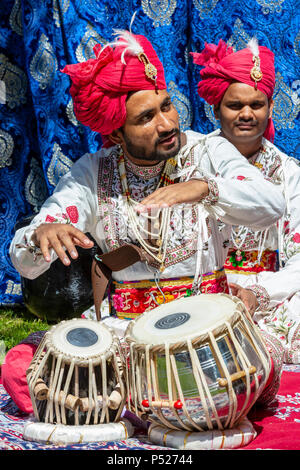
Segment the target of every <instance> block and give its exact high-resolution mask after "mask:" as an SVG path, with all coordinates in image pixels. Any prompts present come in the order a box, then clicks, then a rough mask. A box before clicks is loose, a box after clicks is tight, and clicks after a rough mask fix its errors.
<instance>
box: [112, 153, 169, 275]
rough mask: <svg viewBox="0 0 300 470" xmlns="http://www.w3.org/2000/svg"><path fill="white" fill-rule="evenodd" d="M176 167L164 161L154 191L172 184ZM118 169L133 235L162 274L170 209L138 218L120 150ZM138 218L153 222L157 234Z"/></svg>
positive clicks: (135, 203) (135, 202)
mask: <svg viewBox="0 0 300 470" xmlns="http://www.w3.org/2000/svg"><path fill="white" fill-rule="evenodd" d="M176 165H177V162H176V160H175V159H174V158H170V159H169V160H167V161H166V163H165V167H164V170H163V172H162V175H161V177H160V180H159V182H158V185H157V188H156V189H158V188H159V187H161V186H167V185H169V184H172V183H173V182H172V180H171V179H170V175H171V174H172V173H173V171H174V167H176ZM118 169H119V174H120V179H121V184H122V190H123V196H125V198H126V203H127V211H128V219H129V223H130V224H131V227H132V230H133V232H134V235H135V236H136V239H137V240H138V242H139V243H140V245H141V246H142V247H143V248H144V250H145V251H146V252H147V253H148V254H149V255H150V256H152V257H153V258H154V259H155V260H156V261H157V262H158V263H159V264H160V272H163V271H164V269H165V266H164V261H165V258H166V253H167V247H168V240H169V231H170V216H171V208H170V207H167V208H165V209H164V210H162V209H159V210H158V213H157V215H155V216H150V215H144V214H143V213H141V214H140V216H138V214H137V211H136V206H137V205H139V202H137V201H135V200H134V199H132V197H131V195H130V192H129V188H128V181H127V175H126V168H125V160H124V155H123V151H122V149H120V153H119V157H118ZM160 216H161V220H160ZM140 217H143V218H144V219H145V218H146V219H147V222H148V221H150V222H154V225H153V227H154V228H155V229H158V233H153V232H151V231H149V230H146V229H145V228H144V226H143V225H144V224H143V223H141V222H140ZM143 234H145V235H147V237H149V236H150V237H153V238H157V242H156V245H157V247H155V246H153V245H152V244H150V243H148V242H147V241H146V240H147V239H145V238H144V237H143Z"/></svg>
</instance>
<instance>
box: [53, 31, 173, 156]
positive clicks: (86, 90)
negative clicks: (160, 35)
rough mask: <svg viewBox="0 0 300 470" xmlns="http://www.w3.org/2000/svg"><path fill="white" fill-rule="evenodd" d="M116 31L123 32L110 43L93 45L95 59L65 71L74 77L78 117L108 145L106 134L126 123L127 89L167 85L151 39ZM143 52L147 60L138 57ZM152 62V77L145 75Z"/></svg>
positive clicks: (153, 88) (164, 87)
mask: <svg viewBox="0 0 300 470" xmlns="http://www.w3.org/2000/svg"><path fill="white" fill-rule="evenodd" d="M117 32H118V33H120V35H119V36H118V38H117V40H116V41H114V42H113V43H111V44H110V45H107V46H105V47H104V48H101V46H100V44H97V45H96V46H95V47H94V53H95V55H96V59H89V60H87V61H86V62H80V63H78V64H71V65H66V67H65V68H64V69H63V70H62V72H63V73H67V74H68V75H70V77H71V79H72V85H71V88H70V93H71V95H72V98H73V104H74V113H75V116H76V118H77V119H78V121H80V122H81V123H82V124H84V125H85V126H88V127H90V128H91V129H92V130H93V131H96V132H99V133H100V134H101V136H102V138H103V142H104V146H106V147H109V146H111V145H113V144H112V142H111V141H109V139H108V138H107V136H108V135H109V134H110V133H111V132H112V131H114V130H115V129H119V128H120V127H121V126H122V125H123V124H124V123H125V120H126V106H125V102H126V98H127V94H128V92H130V91H138V90H155V89H159V90H164V89H166V88H167V86H166V82H165V77H164V69H163V66H162V63H161V62H160V60H159V59H158V57H157V55H156V52H155V51H154V49H153V47H152V45H151V43H150V42H149V41H148V39H146V38H145V37H144V36H140V35H133V34H131V33H129V32H128V31H117ZM140 53H142V59H143V60H144V61H142V60H140V59H139V57H138V54H140ZM149 63H150V64H152V66H154V67H155V68H156V71H155V69H154V74H153V75H152V78H149V76H147V75H146V66H147V64H149ZM150 67H151V65H150ZM154 75H156V76H155V77H154Z"/></svg>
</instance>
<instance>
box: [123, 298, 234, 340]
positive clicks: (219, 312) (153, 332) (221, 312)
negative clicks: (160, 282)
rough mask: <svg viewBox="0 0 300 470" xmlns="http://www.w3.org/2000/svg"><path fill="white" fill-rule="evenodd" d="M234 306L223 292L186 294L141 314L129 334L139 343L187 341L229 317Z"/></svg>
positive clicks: (130, 328) (220, 323)
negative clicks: (188, 295)
mask: <svg viewBox="0 0 300 470" xmlns="http://www.w3.org/2000/svg"><path fill="white" fill-rule="evenodd" d="M235 309H236V304H235V302H234V301H233V300H232V299H231V298H230V297H229V296H226V295H223V294H205V295H204V294H202V295H199V296H192V297H184V298H181V299H178V300H174V301H173V302H169V303H166V304H163V305H160V306H159V307H157V308H155V309H153V310H151V311H149V312H146V313H144V314H142V315H141V316H140V317H138V318H137V319H136V320H135V321H134V324H133V326H131V327H129V331H130V330H131V331H130V333H129V336H130V338H131V339H133V340H134V341H136V342H138V343H140V344H162V343H165V342H168V343H170V344H171V343H176V342H178V341H184V340H185V339H187V338H195V337H196V336H200V335H202V334H205V333H207V332H208V331H210V330H212V329H213V328H215V327H218V326H219V325H222V324H223V323H224V321H229V320H230V318H231V317H232V316H233V313H234V312H235Z"/></svg>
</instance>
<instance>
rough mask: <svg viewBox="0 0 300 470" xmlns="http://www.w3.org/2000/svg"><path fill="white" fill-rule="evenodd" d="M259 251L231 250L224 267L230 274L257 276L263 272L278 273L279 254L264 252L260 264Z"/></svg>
mask: <svg viewBox="0 0 300 470" xmlns="http://www.w3.org/2000/svg"><path fill="white" fill-rule="evenodd" d="M257 258H258V251H238V250H229V252H228V256H227V259H226V262H225V265H224V268H225V271H226V272H228V273H240V274H257V273H260V272H262V271H272V272H275V271H277V269H276V266H277V252H276V251H269V250H266V251H263V252H262V255H261V259H260V262H258V261H257Z"/></svg>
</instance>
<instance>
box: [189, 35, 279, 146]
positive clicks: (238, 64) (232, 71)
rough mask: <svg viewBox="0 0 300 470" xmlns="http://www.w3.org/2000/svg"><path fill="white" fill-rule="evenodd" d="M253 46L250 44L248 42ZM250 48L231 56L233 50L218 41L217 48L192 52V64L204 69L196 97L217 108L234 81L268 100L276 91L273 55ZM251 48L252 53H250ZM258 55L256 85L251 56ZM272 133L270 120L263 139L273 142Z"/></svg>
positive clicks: (262, 49)
mask: <svg viewBox="0 0 300 470" xmlns="http://www.w3.org/2000/svg"><path fill="white" fill-rule="evenodd" d="M251 42H252V41H251ZM252 44H254V46H252V45H250V44H249V46H248V47H247V48H245V49H242V50H240V51H237V52H234V51H233V49H232V47H228V46H227V44H226V43H225V42H224V41H223V40H222V39H220V41H219V44H218V45H215V44H207V43H206V44H205V48H204V49H203V51H202V52H201V53H197V52H191V55H192V56H193V59H194V63H195V64H198V65H204V66H205V67H204V68H203V69H202V70H201V71H200V75H201V78H202V80H200V82H199V83H198V93H199V95H200V96H201V98H204V99H205V101H207V102H208V103H209V104H213V105H217V104H219V103H220V101H221V100H222V98H223V96H224V94H225V92H226V90H227V88H228V87H229V85H230V84H231V83H233V82H235V81H237V82H241V83H245V84H246V85H250V86H253V87H255V86H256V87H257V89H258V90H260V91H262V92H263V93H264V94H265V95H266V96H267V97H268V98H269V99H270V98H271V97H272V95H273V93H274V88H275V69H274V54H273V52H271V51H270V50H269V49H268V48H267V47H264V46H257V44H256V45H255V42H254V43H253V42H252ZM250 47H251V49H250ZM254 55H256V56H258V55H259V59H260V70H261V72H262V78H261V79H260V81H257V82H255V80H254V79H252V78H251V75H250V72H251V70H252V68H253V66H254V62H253V56H254ZM274 135H275V129H274V125H273V121H272V119H271V118H270V119H269V121H268V126H267V129H266V130H265V133H264V137H266V139H269V140H271V141H272V142H273V141H274Z"/></svg>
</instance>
